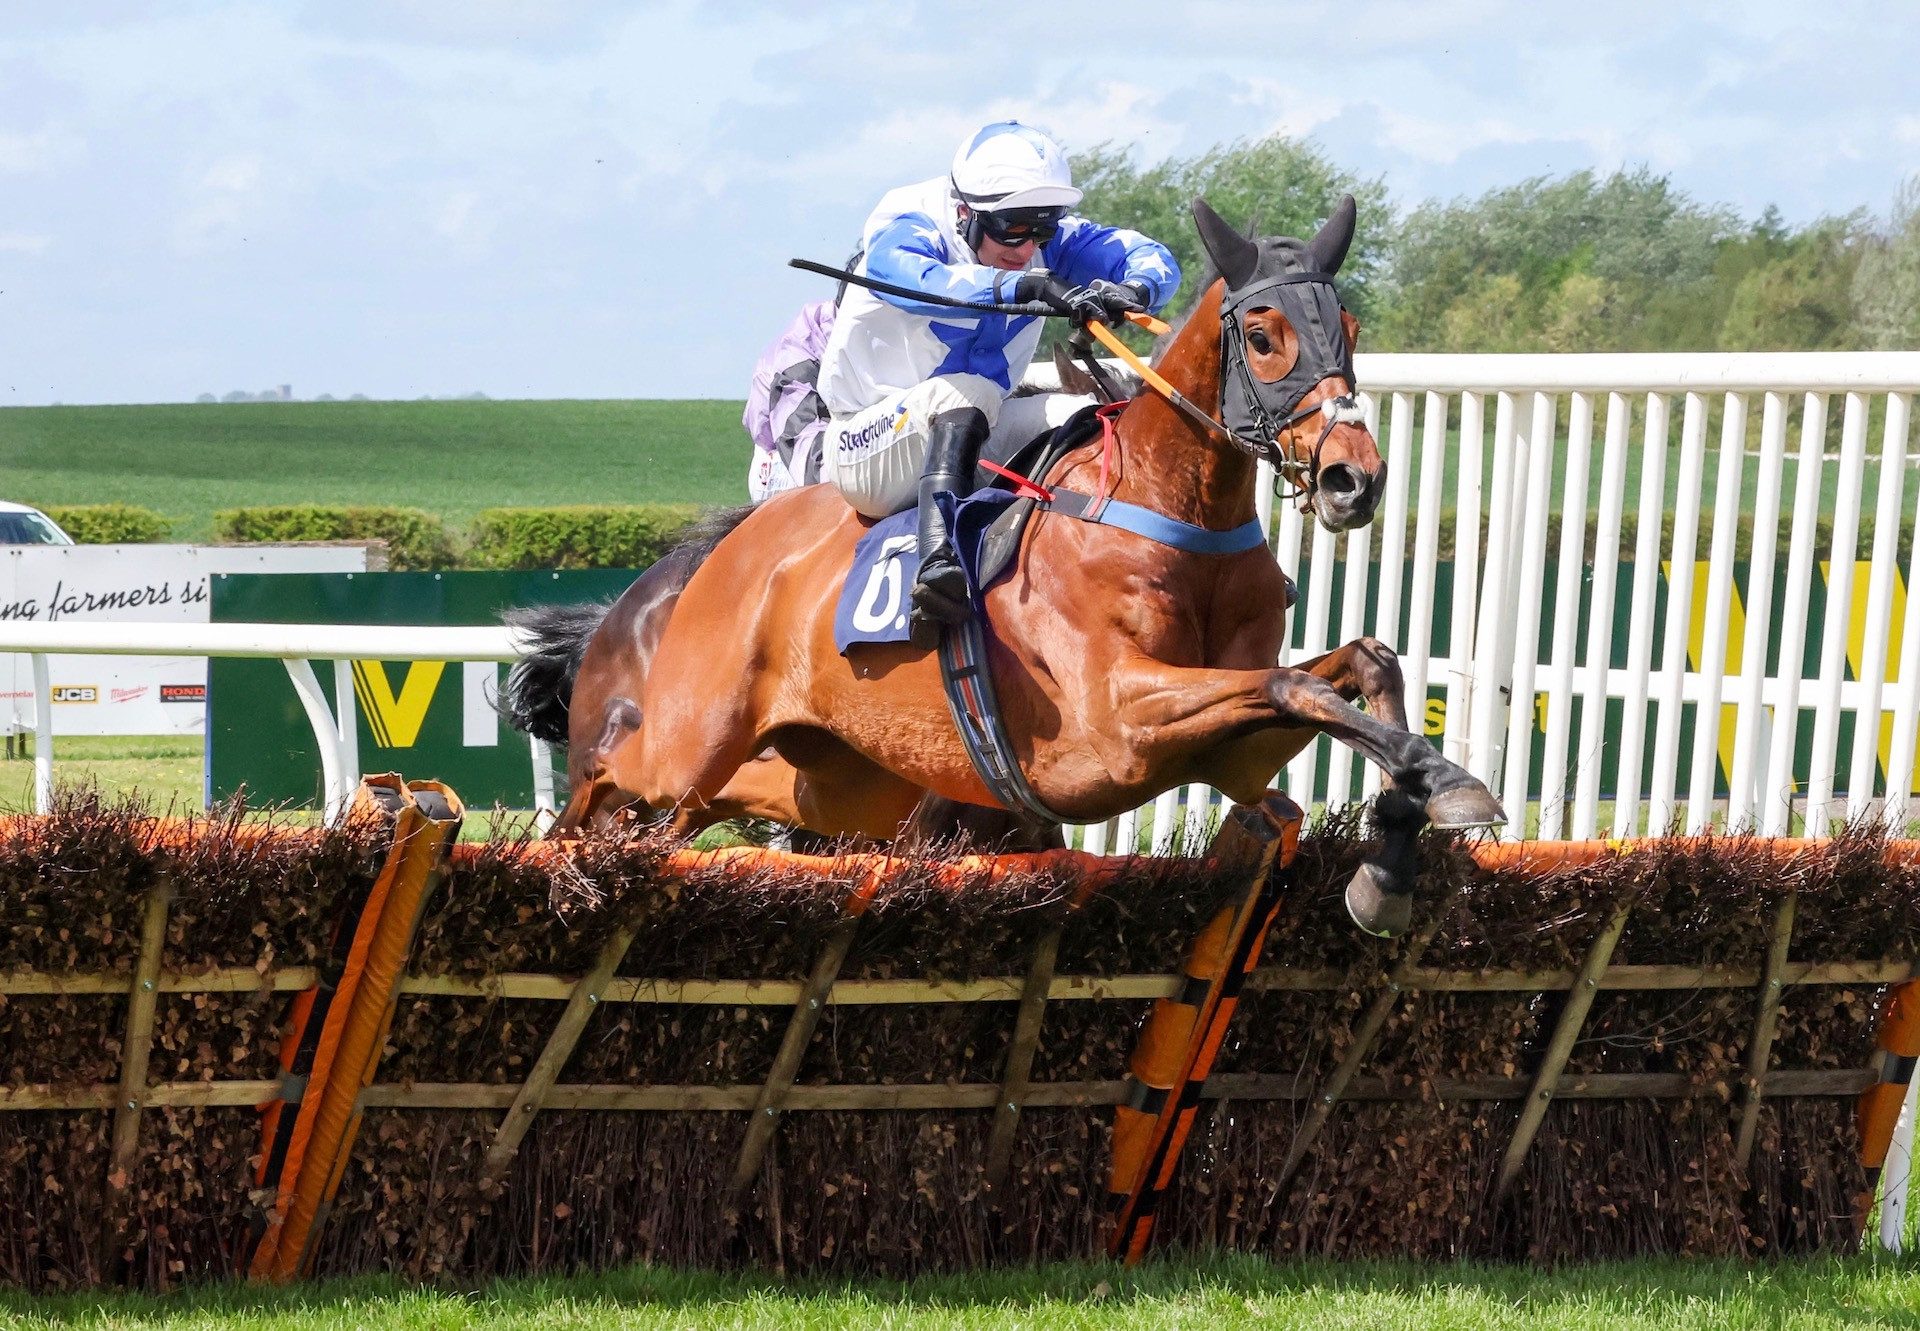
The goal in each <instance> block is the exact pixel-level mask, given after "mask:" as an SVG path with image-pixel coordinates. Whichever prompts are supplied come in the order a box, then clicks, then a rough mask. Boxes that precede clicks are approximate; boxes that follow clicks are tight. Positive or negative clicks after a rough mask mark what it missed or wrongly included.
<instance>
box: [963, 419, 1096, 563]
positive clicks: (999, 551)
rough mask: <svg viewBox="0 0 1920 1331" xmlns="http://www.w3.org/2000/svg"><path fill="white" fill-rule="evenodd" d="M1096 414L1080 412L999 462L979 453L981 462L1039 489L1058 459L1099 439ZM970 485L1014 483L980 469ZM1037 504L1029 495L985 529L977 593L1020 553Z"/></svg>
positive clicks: (990, 486)
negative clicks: (1023, 536) (1021, 540)
mask: <svg viewBox="0 0 1920 1331" xmlns="http://www.w3.org/2000/svg"><path fill="white" fill-rule="evenodd" d="M1098 410H1099V408H1098V407H1082V408H1081V409H1080V410H1079V411H1076V412H1074V413H1073V415H1071V416H1069V417H1068V418H1067V419H1066V420H1065V421H1064V422H1062V423H1061V425H1060V427H1059V428H1058V429H1056V430H1053V431H1052V432H1051V433H1048V434H1043V435H1041V436H1040V437H1039V438H1037V439H1032V440H1029V441H1028V442H1027V443H1025V444H1022V445H1020V446H1019V447H1017V448H1015V449H1014V450H1013V451H1012V452H1010V453H1008V454H1007V455H1006V456H1005V457H1004V458H997V457H991V456H988V455H986V454H985V453H984V452H983V454H982V461H983V462H992V463H994V464H996V465H997V466H999V467H1002V468H1004V469H1005V470H1007V471H1010V472H1012V473H1013V474H1014V475H1015V476H1018V477H1020V478H1022V479H1023V480H1027V481H1030V482H1032V483H1033V484H1035V485H1039V484H1041V483H1043V482H1044V481H1045V480H1046V478H1047V473H1048V472H1050V471H1052V470H1053V469H1054V467H1055V466H1056V465H1057V464H1058V463H1059V461H1060V459H1061V458H1063V457H1065V456H1066V455H1067V454H1069V453H1071V452H1072V451H1073V450H1074V449H1076V448H1079V447H1081V446H1082V445H1084V444H1087V443H1091V442H1092V441H1093V440H1095V439H1097V438H1099V437H1100V421H1099V418H1098V417H1097V416H1096V415H1095V414H1094V413H1095V412H1097V411H1098ZM974 485H975V487H976V488H978V489H996V490H1011V489H1014V488H1015V486H1014V482H1013V481H1011V480H1009V479H1007V477H1005V476H1003V475H1000V474H998V473H996V472H993V471H990V470H988V469H987V468H986V467H985V466H979V467H976V468H975V471H974ZM1038 503H1039V501H1038V500H1037V499H1035V498H1034V497H1033V496H1032V495H1022V496H1020V497H1019V498H1017V499H1015V500H1014V501H1013V502H1012V503H1010V504H1008V505H1007V508H1006V511H1005V512H1004V513H1002V514H1001V515H1000V516H999V517H998V518H996V519H994V522H993V525H992V526H990V527H988V528H987V534H986V536H985V538H984V539H983V540H982V541H981V543H980V560H979V566H978V568H977V569H976V570H975V573H976V576H977V578H978V580H979V585H980V586H981V587H987V586H990V585H992V583H993V580H994V579H995V578H997V577H999V576H1000V575H1001V574H1002V573H1004V572H1006V569H1007V565H1008V564H1010V563H1011V562H1012V561H1013V557H1014V555H1015V554H1017V553H1018V552H1019V550H1020V537H1021V535H1022V534H1023V533H1024V532H1025V531H1026V529H1027V522H1028V521H1029V520H1030V519H1031V518H1032V517H1033V511H1034V508H1035V507H1036V506H1037V505H1038Z"/></svg>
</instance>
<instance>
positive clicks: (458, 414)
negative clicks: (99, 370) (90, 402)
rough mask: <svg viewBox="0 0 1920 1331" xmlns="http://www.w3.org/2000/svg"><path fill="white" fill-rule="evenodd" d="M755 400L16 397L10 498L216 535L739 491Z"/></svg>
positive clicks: (6, 480)
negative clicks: (369, 514)
mask: <svg viewBox="0 0 1920 1331" xmlns="http://www.w3.org/2000/svg"><path fill="white" fill-rule="evenodd" d="M750 447H751V445H750V444H749V443H748V442H747V437H746V434H745V432H744V431H743V430H742V429H741V426H740V404H739V403H738V402H727V401H682V402H670V401H648V402H624V401H622V402H578V401H566V402H263V403H232V404H222V405H218V406H210V405H208V406H133V407H10V408H6V409H0V499H11V500H15V501H18V502H22V503H29V504H34V505H36V506H41V507H44V506H46V505H48V504H103V503H111V502H118V503H127V504H138V505H141V506H143V507H146V508H151V509H154V510H156V511H157V512H159V513H161V514H163V515H164V516H166V517H167V518H169V519H170V520H171V521H172V522H173V524H174V530H173V536H174V538H175V539H176V540H203V539H206V538H208V537H210V536H212V534H213V514H214V512H215V511H216V510H218V509H222V508H234V507H240V506H243V505H250V504H300V503H306V504H405V505H411V506H414V507H418V508H424V509H426V510H428V511H429V512H433V513H437V514H439V515H440V516H441V517H443V518H444V519H446V520H447V521H449V522H450V523H453V524H455V525H457V526H464V525H465V524H466V522H467V521H468V519H470V518H471V517H472V516H473V515H474V514H475V513H477V512H479V511H480V510H481V509H483V508H492V507H495V506H497V505H504V504H513V505H545V504H604V503H643V502H648V501H666V502H693V503H739V502H742V501H744V500H745V498H746V473H747V461H748V449H749V448H750Z"/></svg>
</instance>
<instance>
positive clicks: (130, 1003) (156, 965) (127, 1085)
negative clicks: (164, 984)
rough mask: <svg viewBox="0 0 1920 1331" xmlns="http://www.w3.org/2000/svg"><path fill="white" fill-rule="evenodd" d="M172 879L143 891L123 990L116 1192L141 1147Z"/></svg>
mask: <svg viewBox="0 0 1920 1331" xmlns="http://www.w3.org/2000/svg"><path fill="white" fill-rule="evenodd" d="M172 901H173V880H172V878H171V877H169V876H168V875H167V874H165V873H164V872H163V873H162V874H161V875H160V876H159V878H157V879H156V880H155V881H154V884H153V887H152V889H151V890H150V891H149V892H148V893H147V901H146V912H145V914H144V915H143V916H142V917H141V920H140V956H139V960H138V961H137V962H135V963H134V971H133V984H132V986H131V987H130V988H129V989H128V991H127V1037H126V1043H125V1044H124V1045H123V1046H122V1047H121V1050H120V1099H119V1102H118V1103H117V1104H116V1105H115V1106H114V1110H113V1169H112V1172H111V1173H110V1174H109V1175H108V1176H107V1179H108V1182H109V1183H110V1184H111V1185H112V1188H113V1191H114V1192H116V1193H117V1192H120V1191H121V1190H122V1189H124V1188H125V1187H126V1186H127V1184H128V1182H129V1180H130V1177H131V1175H132V1173H133V1166H134V1163H135V1161H134V1155H135V1152H136V1151H138V1149H139V1146H140V1112H141V1110H142V1109H144V1108H145V1107H146V1103H147V1062H148V1059H149V1056H150V1055H151V1054H152V1051H153V1022H154V1013H155V1009H156V1008H157V1007H158V1005H159V1000H160V958H161V953H162V951H163V950H164V949H165V947H166V941H167V907H168V906H169V905H170V904H171V903H172Z"/></svg>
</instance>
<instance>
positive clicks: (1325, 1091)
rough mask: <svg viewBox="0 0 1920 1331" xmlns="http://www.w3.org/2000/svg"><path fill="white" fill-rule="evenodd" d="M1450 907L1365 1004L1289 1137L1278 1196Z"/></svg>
mask: <svg viewBox="0 0 1920 1331" xmlns="http://www.w3.org/2000/svg"><path fill="white" fill-rule="evenodd" d="M1453 903H1454V896H1453V895H1449V896H1448V897H1447V899H1446V900H1445V901H1443V902H1441V903H1440V906H1439V908H1438V909H1437V910H1435V911H1434V913H1433V918H1432V919H1430V920H1428V921H1427V922H1426V924H1425V925H1423V926H1421V928H1420V930H1419V932H1417V933H1415V934H1414V935H1413V937H1411V938H1409V939H1408V940H1407V947H1406V950H1405V951H1404V952H1402V953H1401V954H1400V960H1399V961H1398V962H1396V963H1395V965H1394V968H1393V971H1392V973H1391V974H1390V975H1389V976H1388V977H1387V986H1386V988H1384V989H1382V990H1381V991H1380V992H1379V993H1378V994H1375V995H1374V999H1373V1002H1372V1003H1370V1004H1368V1006H1367V1010H1366V1013H1365V1014H1364V1015H1363V1016H1362V1017H1361V1018H1360V1024H1359V1025H1358V1026H1356V1027H1355V1028H1354V1031H1353V1043H1352V1044H1350V1045H1348V1046H1347V1052H1346V1055H1345V1057H1343V1058H1342V1059H1341V1060H1340V1064H1339V1066H1338V1067H1336V1068H1334V1070H1333V1072H1332V1073H1331V1074H1330V1075H1329V1076H1328V1077H1327V1079H1326V1081H1325V1082H1324V1083H1322V1084H1321V1087H1320V1090H1319V1093H1318V1094H1316V1095H1315V1096H1314V1097H1313V1105H1312V1107H1311V1108H1309V1109H1308V1110H1307V1117H1306V1120H1305V1121H1304V1122H1303V1123H1301V1125H1300V1130H1299V1131H1298V1132H1296V1133H1294V1134H1293V1144H1292V1145H1290V1146H1289V1147H1288V1148H1287V1158H1286V1160H1285V1161H1283V1162H1282V1163H1281V1166H1280V1172H1279V1173H1278V1174H1277V1175H1276V1176H1275V1177H1274V1180H1273V1188H1274V1191H1276V1192H1278V1191H1279V1190H1280V1189H1281V1188H1282V1187H1284V1186H1285V1185H1286V1183H1287V1181H1288V1180H1289V1179H1291V1178H1292V1177H1293V1175H1294V1171H1296V1170H1298V1169H1299V1168H1300V1164H1301V1162H1302V1161H1303V1160H1305V1159H1306V1158H1307V1152H1308V1150H1310V1149H1311V1148H1312V1146H1313V1143H1314V1141H1315V1139H1317V1138H1318V1137H1319V1136H1320V1131H1321V1129H1323V1128H1325V1127H1326V1126H1327V1120H1328V1119H1330V1118H1332V1117H1333V1107H1334V1106H1335V1105H1336V1104H1338V1103H1339V1102H1340V1097H1341V1096H1342V1095H1344V1094H1345V1093H1346V1089H1347V1084H1348V1083H1349V1082H1351V1081H1352V1080H1353V1078H1354V1075H1355V1074H1356V1073H1358V1072H1359V1071H1360V1065H1361V1064H1362V1063H1364V1062H1366V1059H1367V1055H1368V1054H1370V1053H1372V1052H1373V1042H1374V1041H1375V1040H1376V1039H1378V1038H1379V1037H1380V1029H1381V1027H1383V1026H1385V1025H1386V1024H1387V1018H1388V1016H1390V1015H1391V1014H1392V1012H1393V1009H1394V1007H1395V1006H1396V1005H1397V1004H1398V1003H1399V1002H1400V995H1401V994H1402V993H1403V992H1404V991H1405V990H1406V989H1407V988H1408V987H1409V980H1410V978H1411V976H1412V975H1413V972H1414V969H1415V968H1416V967H1418V966H1419V964H1420V959H1421V957H1423V956H1425V955H1426V951H1427V945H1428V944H1429V943H1431V942H1432V941H1433V936H1434V934H1436V933H1438V932H1439V930H1440V922H1441V921H1442V920H1444V919H1446V917H1447V911H1448V910H1449V909H1450V908H1451V907H1452V905H1453Z"/></svg>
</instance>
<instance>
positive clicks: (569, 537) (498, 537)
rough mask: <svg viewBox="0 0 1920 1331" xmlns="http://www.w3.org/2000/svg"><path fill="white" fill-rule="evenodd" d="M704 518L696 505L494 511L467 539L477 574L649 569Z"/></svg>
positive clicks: (478, 521)
mask: <svg viewBox="0 0 1920 1331" xmlns="http://www.w3.org/2000/svg"><path fill="white" fill-rule="evenodd" d="M699 514H700V508H699V506H698V505H696V504H631V505H623V506H621V507H611V506H607V507H600V506H594V505H575V506H572V507H566V508H490V509H487V510H485V511H484V512H482V513H481V514H480V515H479V516H478V517H476V518H475V519H474V520H473V526H472V527H471V528H470V529H469V531H468V534H467V542H468V548H467V561H466V562H467V563H468V565H469V566H471V567H474V568H497V569H519V568H645V567H646V566H647V565H648V564H651V563H652V562H653V561H654V560H656V559H658V558H659V557H660V556H661V555H662V554H664V553H665V552H666V550H667V547H668V546H669V545H671V544H672V543H673V538H674V536H675V535H676V534H677V533H678V532H679V531H680V529H681V528H682V527H684V526H686V525H687V524H688V523H689V522H691V521H693V520H694V518H696V517H698V516H699Z"/></svg>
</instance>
